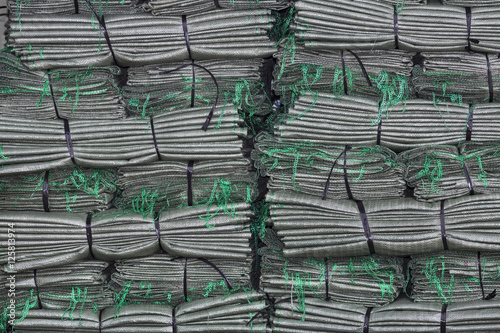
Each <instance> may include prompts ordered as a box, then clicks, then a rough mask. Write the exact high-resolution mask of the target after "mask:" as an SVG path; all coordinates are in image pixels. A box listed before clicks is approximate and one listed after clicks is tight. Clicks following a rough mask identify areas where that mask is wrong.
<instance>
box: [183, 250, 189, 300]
mask: <svg viewBox="0 0 500 333" xmlns="http://www.w3.org/2000/svg"><path fill="white" fill-rule="evenodd" d="M187 266H188V259H187V258H184V280H183V282H182V289H183V291H184V301H186V302H187V301H188V290H187Z"/></svg>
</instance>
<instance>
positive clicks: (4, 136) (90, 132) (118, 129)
mask: <svg viewBox="0 0 500 333" xmlns="http://www.w3.org/2000/svg"><path fill="white" fill-rule="evenodd" d="M210 114H211V108H210V107H196V108H186V109H179V110H175V111H172V112H169V113H166V114H162V115H158V116H154V117H152V118H140V119H134V118H126V119H115V120H108V121H105V120H88V121H82V120H70V121H63V120H59V119H58V120H44V121H41V120H27V119H23V120H20V119H15V118H1V122H2V124H3V126H4V130H2V131H1V132H0V176H4V175H11V174H21V173H22V174H25V173H33V172H38V171H45V170H51V169H55V168H64V167H66V168H68V167H72V166H74V165H75V164H76V165H79V166H82V167H91V168H114V167H119V166H125V165H140V164H147V163H152V162H155V161H158V160H163V161H164V160H168V161H171V160H176V161H190V160H195V161H202V160H218V159H230V158H241V157H242V156H243V155H242V148H243V142H242V140H241V137H244V136H245V135H246V128H244V127H240V124H242V120H241V119H240V118H239V116H238V114H237V111H236V110H235V108H234V107H230V106H226V107H225V108H224V110H223V107H222V106H221V107H217V108H215V110H214V113H213V117H212V120H211V122H208V120H209V118H208V117H209V115H210ZM205 123H206V124H208V127H207V130H206V131H204V130H203V129H202V127H204V124H205ZM124 143H126V144H125V145H124Z"/></svg>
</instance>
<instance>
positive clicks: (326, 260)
mask: <svg viewBox="0 0 500 333" xmlns="http://www.w3.org/2000/svg"><path fill="white" fill-rule="evenodd" d="M323 260H324V261H325V301H329V300H330V299H331V297H330V295H329V286H328V285H329V283H330V277H329V276H328V258H324V259H323Z"/></svg>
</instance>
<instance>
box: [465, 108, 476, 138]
mask: <svg viewBox="0 0 500 333" xmlns="http://www.w3.org/2000/svg"><path fill="white" fill-rule="evenodd" d="M474 106H475V105H474V104H471V106H470V108H469V114H468V115H467V128H466V130H465V140H466V141H470V140H471V138H472V125H473V121H474Z"/></svg>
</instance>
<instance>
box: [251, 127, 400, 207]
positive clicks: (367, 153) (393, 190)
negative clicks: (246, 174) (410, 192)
mask: <svg viewBox="0 0 500 333" xmlns="http://www.w3.org/2000/svg"><path fill="white" fill-rule="evenodd" d="M252 159H253V160H254V161H255V167H256V168H257V169H258V170H259V173H260V175H261V176H269V177H270V179H269V182H268V188H269V189H270V190H284V191H294V192H296V193H304V194H309V195H312V196H316V197H322V196H323V197H324V196H326V197H328V198H335V199H348V198H349V193H348V190H347V189H346V183H345V181H346V180H345V177H347V182H348V185H347V186H349V189H350V191H351V193H352V196H353V198H355V199H361V200H365V199H370V198H372V199H374V198H377V199H382V198H397V197H402V196H403V195H404V191H405V189H406V185H405V182H404V181H403V179H402V174H401V171H402V170H401V168H400V166H399V165H397V164H396V154H395V153H394V152H393V151H391V150H390V149H387V148H384V147H381V146H358V147H350V146H349V149H347V148H346V146H333V145H332V146H323V145H321V144H313V143H311V142H307V141H304V142H302V143H299V142H297V143H295V142H286V141H283V142H279V141H278V140H276V139H275V138H273V137H272V136H270V135H267V134H260V135H259V136H257V138H256V140H255V149H254V151H253V152H252ZM326 184H328V185H326Z"/></svg>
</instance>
